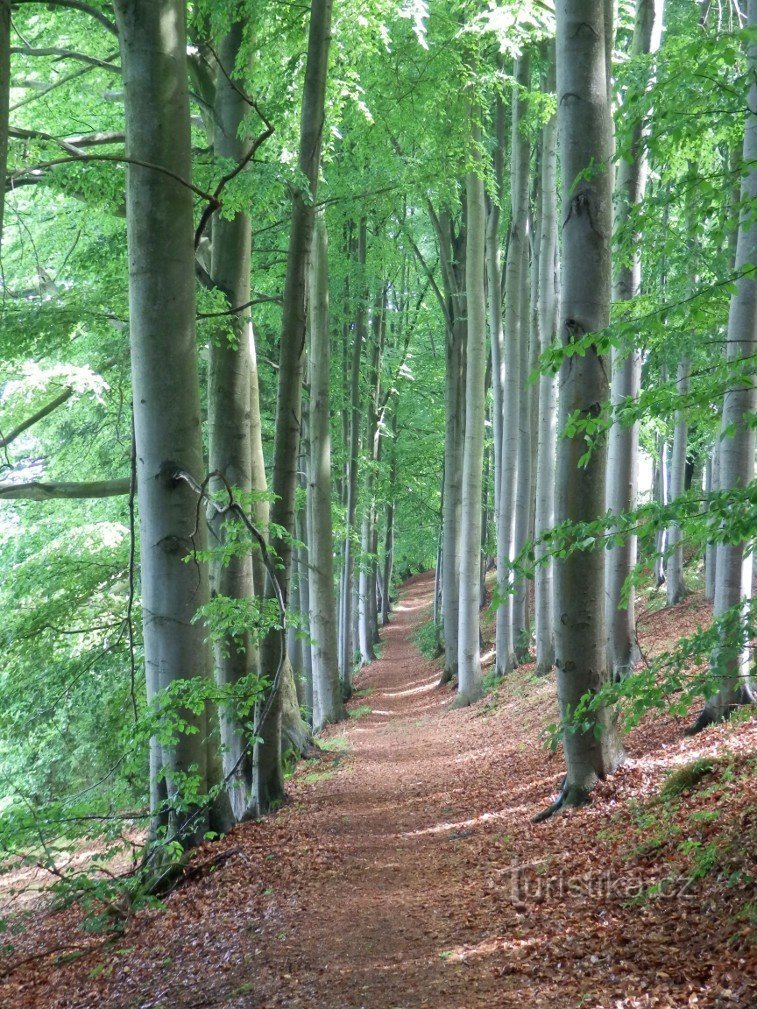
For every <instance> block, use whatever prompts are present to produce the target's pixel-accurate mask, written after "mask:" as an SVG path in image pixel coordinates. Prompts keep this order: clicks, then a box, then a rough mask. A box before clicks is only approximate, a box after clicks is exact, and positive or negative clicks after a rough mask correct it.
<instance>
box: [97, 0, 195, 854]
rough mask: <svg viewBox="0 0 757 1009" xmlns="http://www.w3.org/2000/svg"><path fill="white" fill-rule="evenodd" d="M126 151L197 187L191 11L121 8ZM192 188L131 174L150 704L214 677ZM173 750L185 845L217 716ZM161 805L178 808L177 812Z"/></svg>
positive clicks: (156, 763)
mask: <svg viewBox="0 0 757 1009" xmlns="http://www.w3.org/2000/svg"><path fill="white" fill-rule="evenodd" d="M115 10H116V17H117V20H118V28H119V36H120V43H121V60H122V68H123V79H124V89H125V108H126V136H127V151H128V154H129V157H131V158H134V159H135V160H139V161H143V162H148V163H150V164H152V165H159V166H160V167H162V168H165V169H166V171H167V172H170V173H173V174H174V175H176V176H178V178H179V179H185V180H187V182H188V181H189V180H190V178H191V170H192V162H191V151H190V135H189V96H188V92H187V63H186V25H185V17H184V4H183V3H181V2H179V0H165V2H163V3H161V4H159V5H158V4H154V3H151V2H149V0H129V2H128V3H127V2H126V0H116V2H115ZM192 199H193V198H192V192H191V190H190V189H189V188H188V186H187V185H186V184H182V183H181V182H179V181H177V179H176V178H172V177H171V176H170V175H168V174H165V173H164V172H161V171H156V170H154V169H151V168H142V167H138V166H136V165H130V166H129V169H128V173H127V225H128V243H129V315H130V326H131V352H132V383H133V395H134V428H135V439H136V454H137V486H138V500H139V525H140V542H141V545H142V546H141V558H140V560H141V574H142V611H143V617H144V652H145V669H146V674H147V693H148V700H149V701H150V702H151V703H153V702H155V701H156V700H160V701H162V700H163V699H164V693H163V692H164V691H166V690H168V689H169V688H171V687H172V686H173V687H175V686H176V684H179V683H182V682H192V681H207V680H209V679H210V675H211V660H210V653H209V649H208V647H207V645H206V643H205V638H206V630H205V627H204V626H203V625H202V623H201V622H198V621H196V620H195V616H196V614H197V611H198V609H199V608H200V607H202V606H205V605H206V604H207V602H208V599H209V591H208V577H207V570H206V568H205V566H204V565H203V564H200V563H199V562H198V561H196V560H193V559H192V554H193V549H194V548H197V549H199V550H202V549H204V548H205V546H206V541H205V531H204V528H203V526H202V523H201V524H200V527H199V528H195V527H196V525H197V523H196V517H197V500H196V498H195V496H194V494H193V493H192V492H191V490H190V489H189V488H188V487H187V485H186V484H185V483H183V482H179V481H177V480H176V479H174V477H173V473H174V472H175V471H176V470H177V469H183V470H186V471H188V472H189V473H191V474H192V475H193V476H194V477H195V478H201V477H202V474H203V472H204V462H203V453H202V427H201V416H200V396H199V382H198V371H197V346H196V340H195V294H194V285H195V274H194V242H193V220H192V213H193V207H192ZM181 717H182V720H183V723H184V725H185V726H186V727H185V728H181V729H180V730H178V731H177V732H175V733H174V739H173V740H172V741H171V742H168V741H165V740H163V739H159V738H158V737H157V736H155V737H153V739H152V741H151V753H150V772H151V773H150V794H151V806H152V810H153V814H154V819H153V834H154V833H155V831H156V830H157V829H158V828H159V827H160V826H163V825H165V826H167V827H168V836H169V837H175V838H177V839H178V840H179V841H180V842H181V843H183V844H185V845H191V844H194V843H197V842H198V841H199V840H200V839H201V838H202V836H203V834H204V833H205V831H206V830H207V829H208V825H209V824H208V817H207V815H205V814H202V815H194V816H193V818H192V819H191V820H188V815H189V814H192V813H193V812H194V811H195V810H196V800H195V799H194V798H191V799H187V800H185V799H184V797H183V793H184V790H185V788H186V789H187V790H188V793H189V795H191V796H192V797H194V796H199V797H200V798H202V796H203V795H204V794H205V793H206V788H207V766H208V759H207V750H206V732H207V715H206V714H205V713H203V714H201V715H197V714H195V713H193V712H192V711H189V710H184V711H182V713H181ZM162 800H168V807H166V805H165V804H164V803H163V801H162Z"/></svg>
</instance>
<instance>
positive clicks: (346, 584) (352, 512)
mask: <svg viewBox="0 0 757 1009" xmlns="http://www.w3.org/2000/svg"><path fill="white" fill-rule="evenodd" d="M367 230H368V229H367V224H366V220H365V218H362V220H361V221H360V224H359V226H358V239H357V264H358V269H359V270H360V274H361V276H360V284H359V290H360V293H359V296H358V297H359V300H358V304H357V309H356V312H355V344H354V347H353V349H352V372H351V378H350V444H349V460H348V467H347V468H348V472H347V513H346V516H345V532H344V565H343V568H342V588H341V598H340V610H341V614H340V616H341V619H340V656H339V670H340V675H341V677H342V696H343V697H344V699H345V700H348V699H349V698H350V697H351V696H352V668H353V664H354V657H355V649H354V648H353V641H352V625H353V619H354V613H353V596H354V578H355V553H354V529H355V516H356V514H357V477H358V465H359V457H360V362H361V356H362V349H363V343H364V341H365V313H366V302H367V294H366V291H365V282H364V281H365V278H364V273H365V256H366V241H367Z"/></svg>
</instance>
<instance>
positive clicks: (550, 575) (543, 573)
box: [534, 47, 557, 676]
mask: <svg viewBox="0 0 757 1009" xmlns="http://www.w3.org/2000/svg"><path fill="white" fill-rule="evenodd" d="M554 58H555V57H554V47H550V60H551V66H550V69H549V70H548V72H547V81H546V90H547V91H549V92H553V91H554V89H555V86H556V85H555V64H554ZM541 171H542V180H541V251H540V254H539V335H540V341H541V350H542V352H544V351H545V350H547V349H548V348H549V347H550V346H551V344H552V342H553V341H554V339H555V337H556V335H557V284H556V277H555V274H556V270H557V117H556V116H553V117H552V118H551V119H550V120H549V122H548V123H546V124H545V125H544V128H543V130H542V161H541ZM556 391H557V390H556V380H555V376H554V375H548V374H542V375H540V376H539V424H538V453H537V472H536V522H535V534H536V536H535V538H536V540H537V541H538V539H539V537H540V536H542V535H543V534H544V533H545V532H547V531H548V530H549V529H551V528H552V526H553V525H554V511H555V508H554V487H555V480H554V475H555V446H556V440H555V439H556V432H555V405H556ZM536 559H537V561H539V562H540V563H539V565H538V566H537V568H536V575H535V585H534V597H535V609H536V614H535V616H536V672H537V674H538V675H540V676H544V675H546V674H547V673H549V672H550V671H551V669H552V667H553V666H554V663H555V645H554V631H553V623H554V605H553V587H554V562H553V560H552V559H551V558H549V559H546V560H545V548H544V547H543V546H539V545H537V547H536Z"/></svg>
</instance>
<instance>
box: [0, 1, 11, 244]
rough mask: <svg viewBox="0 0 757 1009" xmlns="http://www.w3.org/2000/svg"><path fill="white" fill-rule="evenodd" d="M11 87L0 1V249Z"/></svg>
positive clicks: (6, 7) (6, 24) (7, 25)
mask: <svg viewBox="0 0 757 1009" xmlns="http://www.w3.org/2000/svg"><path fill="white" fill-rule="evenodd" d="M10 86H11V5H10V0H0V248H2V244H3V223H4V220H5V180H6V177H7V175H8V126H9V117H10Z"/></svg>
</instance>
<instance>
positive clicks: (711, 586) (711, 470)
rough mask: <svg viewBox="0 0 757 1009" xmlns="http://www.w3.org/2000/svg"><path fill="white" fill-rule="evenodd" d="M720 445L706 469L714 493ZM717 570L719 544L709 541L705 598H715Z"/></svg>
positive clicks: (708, 486) (709, 489) (709, 488)
mask: <svg viewBox="0 0 757 1009" xmlns="http://www.w3.org/2000/svg"><path fill="white" fill-rule="evenodd" d="M719 448H720V445H719V443H716V444H715V445H713V446H712V449H711V450H710V454H709V457H708V459H707V468H706V471H705V491H706V492H707V494H713V493H715V491H718V490H720V452H719ZM716 571H717V545H716V544H715V543H708V544H707V546H706V548H705V554H704V598H705V599H707V600H709V602H713V601H714V599H715V573H716Z"/></svg>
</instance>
